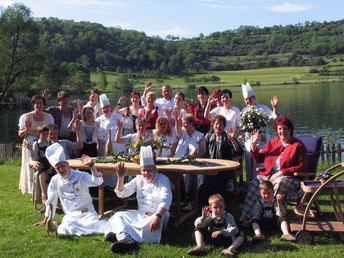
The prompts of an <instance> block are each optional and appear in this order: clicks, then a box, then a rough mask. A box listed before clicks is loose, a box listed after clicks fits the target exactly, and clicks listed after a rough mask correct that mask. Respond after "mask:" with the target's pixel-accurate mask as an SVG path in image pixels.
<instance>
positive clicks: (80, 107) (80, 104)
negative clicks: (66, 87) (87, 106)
mask: <svg viewBox="0 0 344 258" xmlns="http://www.w3.org/2000/svg"><path fill="white" fill-rule="evenodd" d="M83 108H84V104H83V103H82V101H81V99H78V109H79V112H80V114H81V113H82V109H83Z"/></svg>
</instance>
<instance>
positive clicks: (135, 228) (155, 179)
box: [105, 146, 172, 253]
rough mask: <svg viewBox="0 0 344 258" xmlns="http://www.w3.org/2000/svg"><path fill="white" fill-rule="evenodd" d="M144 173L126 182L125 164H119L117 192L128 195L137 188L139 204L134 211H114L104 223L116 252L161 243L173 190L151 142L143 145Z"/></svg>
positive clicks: (106, 237) (142, 167) (141, 162)
mask: <svg viewBox="0 0 344 258" xmlns="http://www.w3.org/2000/svg"><path fill="white" fill-rule="evenodd" d="M140 165H141V168H140V169H141V174H140V175H138V176H136V177H135V178H134V179H133V180H131V181H130V182H129V183H126V184H125V185H124V177H125V175H126V171H127V170H126V168H125V165H124V163H123V162H121V163H119V164H118V165H117V167H116V174H117V176H118V181H117V186H116V189H115V192H116V194H117V196H118V197H120V198H125V197H129V196H131V195H132V194H133V193H135V192H136V199H137V203H138V206H139V209H138V210H135V211H121V212H117V213H115V215H113V216H112V218H111V219H110V220H109V221H108V223H107V224H106V227H105V240H106V241H110V242H114V243H113V244H112V245H111V250H112V251H113V252H114V253H125V252H127V251H131V250H133V249H135V248H138V244H137V242H139V243H159V242H160V239H161V232H162V229H163V226H164V225H165V226H166V225H167V222H168V219H169V212H168V210H169V208H170V205H171V202H172V192H171V186H170V181H169V179H168V178H167V177H166V176H164V175H162V174H159V173H157V168H156V167H155V164H154V160H153V152H152V148H151V146H147V147H141V151H140Z"/></svg>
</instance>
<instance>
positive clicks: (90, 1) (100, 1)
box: [57, 0, 122, 7]
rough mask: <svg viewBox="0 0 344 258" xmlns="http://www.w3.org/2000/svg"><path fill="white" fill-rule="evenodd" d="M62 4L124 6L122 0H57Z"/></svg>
mask: <svg viewBox="0 0 344 258" xmlns="http://www.w3.org/2000/svg"><path fill="white" fill-rule="evenodd" d="M57 2H60V3H61V4H67V5H79V6H101V7H110V6H122V3H121V2H118V1H112V0H105V1H104V0H57Z"/></svg>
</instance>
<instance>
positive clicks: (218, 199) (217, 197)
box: [208, 194, 225, 205]
mask: <svg viewBox="0 0 344 258" xmlns="http://www.w3.org/2000/svg"><path fill="white" fill-rule="evenodd" d="M214 202H222V203H225V200H224V199H223V197H222V195H221V194H213V195H211V196H210V197H209V199H208V203H209V205H211V204H212V203H214Z"/></svg>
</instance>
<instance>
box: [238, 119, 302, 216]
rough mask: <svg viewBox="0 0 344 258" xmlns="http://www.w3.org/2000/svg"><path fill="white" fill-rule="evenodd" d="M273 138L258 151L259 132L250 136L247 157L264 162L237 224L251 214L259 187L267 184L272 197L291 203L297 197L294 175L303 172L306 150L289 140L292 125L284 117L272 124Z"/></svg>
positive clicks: (299, 144) (298, 184)
mask: <svg viewBox="0 0 344 258" xmlns="http://www.w3.org/2000/svg"><path fill="white" fill-rule="evenodd" d="M275 130H276V133H277V136H278V137H277V138H275V139H272V140H270V141H269V142H268V143H267V145H266V146H265V147H264V148H263V149H262V150H261V151H259V150H258V146H257V142H258V138H259V130H257V129H256V130H254V131H253V132H252V134H251V142H252V146H251V154H252V157H253V159H254V161H255V162H257V163H262V162H264V166H265V168H264V169H262V171H260V172H259V174H258V175H257V176H256V178H255V179H253V180H252V181H251V183H250V185H249V187H248V192H247V195H246V199H245V203H244V208H243V211H242V214H241V217H240V219H239V220H240V221H241V222H248V221H249V220H250V219H251V218H252V217H253V213H254V206H255V204H256V203H257V201H258V199H259V184H260V183H261V182H262V181H264V180H269V181H271V182H272V184H273V186H274V195H277V194H281V195H285V196H286V200H287V201H289V200H295V199H297V198H299V197H300V196H301V192H300V191H299V190H300V178H299V177H296V176H294V172H306V169H307V165H308V156H307V149H306V147H305V145H304V144H303V143H302V142H301V141H300V140H298V139H296V138H294V137H293V130H294V129H293V124H292V122H291V121H290V120H289V119H288V118H286V117H279V118H278V119H277V120H276V122H275Z"/></svg>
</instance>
